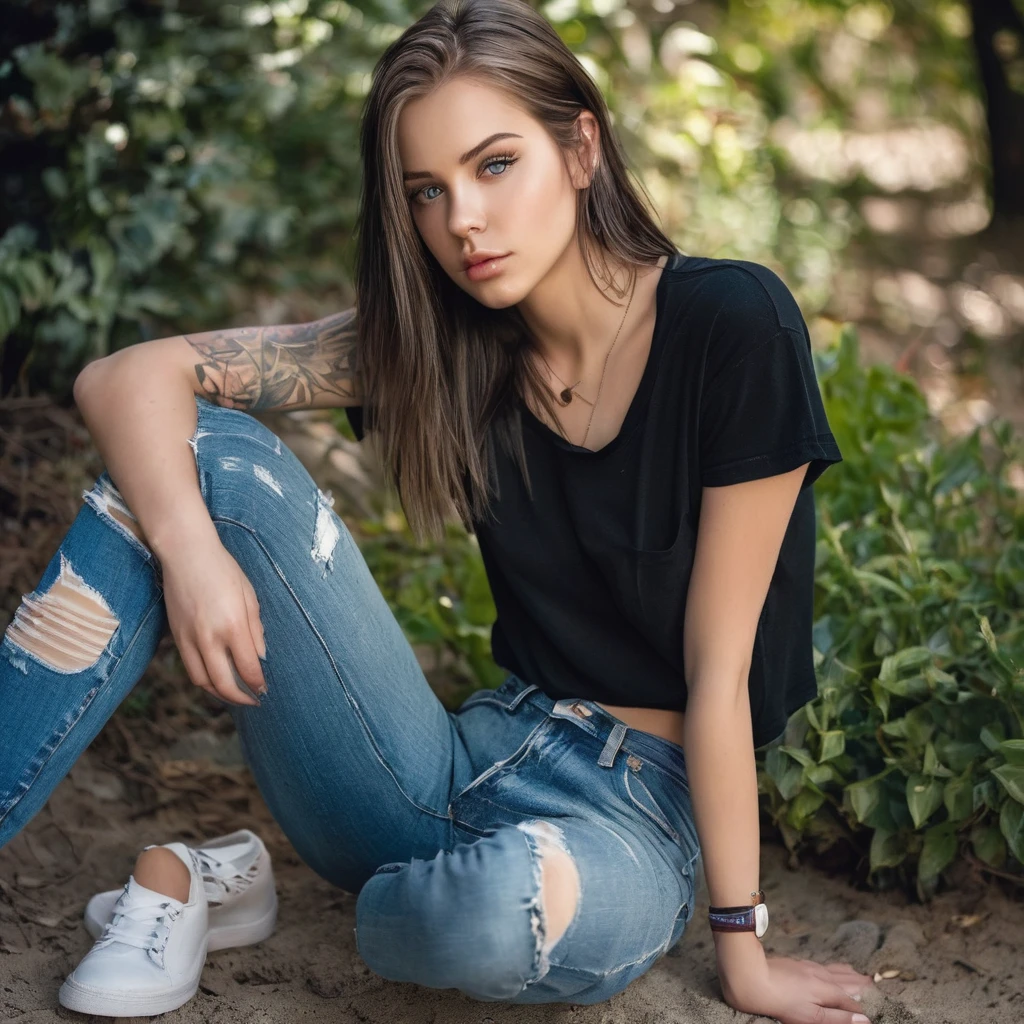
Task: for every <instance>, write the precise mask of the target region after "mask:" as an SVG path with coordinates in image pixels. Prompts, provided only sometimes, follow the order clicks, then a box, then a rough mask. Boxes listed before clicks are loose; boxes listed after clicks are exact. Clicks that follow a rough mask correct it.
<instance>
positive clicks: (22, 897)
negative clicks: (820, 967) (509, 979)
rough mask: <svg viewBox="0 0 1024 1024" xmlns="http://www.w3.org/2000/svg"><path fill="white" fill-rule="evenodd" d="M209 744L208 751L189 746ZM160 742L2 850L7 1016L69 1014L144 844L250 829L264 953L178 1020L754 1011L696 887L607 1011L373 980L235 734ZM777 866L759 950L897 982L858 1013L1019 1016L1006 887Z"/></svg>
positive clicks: (2, 973)
mask: <svg viewBox="0 0 1024 1024" xmlns="http://www.w3.org/2000/svg"><path fill="white" fill-rule="evenodd" d="M115 731H118V732H120V730H118V729H117V728H116V727H115ZM128 735H130V733H128ZM122 742H123V737H122ZM203 748H205V750H206V753H205V754H203V755H202V756H199V754H200V751H201V750H202V749H203ZM211 752H215V756H216V757H217V758H219V762H220V763H219V762H218V761H217V760H213V759H212V758H211V756H210V753H211ZM109 753H112V750H111V751H108V755H109ZM162 753H163V756H165V757H166V759H165V760H162V761H156V762H154V764H155V765H156V766H157V768H156V772H155V775H154V780H153V786H150V785H148V784H147V785H145V786H143V787H142V788H143V789H146V790H148V791H149V796H150V799H149V800H146V799H144V798H143V799H140V794H139V792H138V787H139V783H138V782H137V781H134V780H132V779H131V778H128V779H126V778H125V777H124V773H123V771H120V770H119V771H112V770H110V769H108V768H105V767H103V761H104V757H103V756H101V753H100V752H98V751H94V750H93V749H90V750H88V751H87V752H86V753H85V754H84V755H83V757H82V758H81V759H80V760H79V762H78V763H77V765H76V766H75V768H74V769H73V771H72V772H71V774H70V775H69V776H68V777H67V778H66V779H64V781H63V782H62V783H61V784H60V785H59V786H58V788H57V790H56V791H55V793H54V795H53V796H52V798H51V799H50V801H49V803H48V804H47V806H46V807H45V808H44V809H43V810H42V811H41V812H40V813H39V814H38V815H37V816H36V817H35V819H33V821H32V822H31V823H30V824H29V826H28V827H27V828H26V829H25V830H24V831H23V832H22V833H21V834H20V835H19V836H18V837H17V838H16V839H15V840H14V841H13V842H11V843H10V844H9V845H8V846H7V847H5V848H4V849H3V850H2V851H0V1018H2V1019H6V1020H20V1021H25V1022H29V1021H31V1022H33V1024H49V1022H51V1021H53V1022H56V1021H58V1020H68V1019H73V1018H74V1017H76V1016H77V1015H76V1014H74V1013H73V1012H71V1011H68V1010H64V1009H63V1008H61V1007H59V1006H58V1003H57V990H58V988H59V987H60V984H61V982H62V981H63V979H64V977H65V976H66V975H67V974H68V972H69V971H71V970H72V969H73V968H74V966H75V965H76V963H77V962H78V961H79V959H80V958H81V957H82V956H83V955H84V954H85V953H86V952H87V951H88V950H89V948H90V946H91V944H92V940H91V938H90V937H89V935H88V933H87V932H86V931H85V928H84V926H83V924H82V911H83V909H84V907H85V903H86V901H87V899H88V898H89V896H90V895H91V894H92V893H93V892H96V891H100V890H103V889H112V888H116V887H119V886H121V885H122V884H123V883H124V881H125V880H126V879H127V877H128V874H129V872H130V871H131V867H132V864H133V862H134V858H135V855H136V853H137V851H139V850H140V849H141V848H142V847H143V846H144V845H145V844H147V843H150V842H168V841H170V840H171V839H183V840H185V841H186V842H188V841H190V840H191V841H196V840H198V839H199V838H200V837H201V836H204V835H218V834H223V833H226V832H228V831H231V830H233V829H236V828H241V827H248V828H252V829H253V830H254V831H256V832H258V833H259V834H260V835H261V836H263V837H264V839H265V841H266V843H267V846H268V849H269V850H270V853H271V856H272V858H273V861H274V867H275V875H276V880H277V889H278V895H279V899H280V910H279V918H278V927H277V931H276V932H275V934H274V935H273V936H271V937H270V938H269V939H267V940H266V941H265V942H263V943H261V944H260V945H258V946H251V947H248V948H245V949H225V950H220V951H218V952H215V953H211V954H210V955H209V957H208V959H207V961H206V966H205V969H204V971H203V978H202V983H201V987H200V990H199V992H198V993H197V995H196V996H195V997H194V998H193V999H192V1000H191V1001H190V1002H188V1003H186V1004H185V1005H184V1006H183V1007H181V1008H179V1009H178V1010H175V1011H172V1013H171V1014H169V1015H167V1019H173V1020H179V1021H182V1022H187V1024H200V1022H204V1024H205V1022H218V1024H220V1022H223V1024H249V1022H274V1024H277V1022H283V1021H289V1022H290V1021H295V1020H304V1021H309V1022H313V1021H331V1022H341V1021H345V1022H347V1021H363V1022H380V1024H400V1022H416V1024H419V1022H424V1024H427V1022H430V1024H433V1022H444V1024H449V1022H450V1024H462V1022H465V1024H500V1022H509V1024H513V1022H520V1021H523V1022H525V1021H531V1022H532V1021H542V1020H543V1021H549V1020H550V1021H571V1022H572V1024H617V1022H622V1024H640V1022H643V1024H691V1022H692V1024H696V1022H702V1024H718V1022H726V1021H736V1020H743V1021H754V1020H757V1021H760V1020H764V1019H765V1018H753V1017H750V1016H749V1015H747V1014H740V1013H736V1012H735V1011H734V1010H732V1009H731V1008H730V1007H729V1006H727V1005H726V1004H725V1003H724V1002H723V1001H722V998H721V992H720V989H719V988H718V981H717V975H716V972H715V960H714V945H713V943H712V941H711V936H710V933H709V931H708V929H707V924H706V919H705V917H704V916H703V915H704V911H705V910H706V908H707V905H708V900H707V892H706V889H703V887H702V889H703V891H701V892H700V894H699V896H698V906H697V913H696V915H695V917H694V919H693V922H692V923H691V926H690V929H689V930H688V931H687V932H686V933H685V934H684V935H683V938H682V940H681V941H680V943H679V944H678V945H677V946H676V947H675V948H674V949H673V950H672V951H671V952H670V953H669V955H668V956H666V957H664V958H663V959H662V960H661V961H660V962H659V963H657V964H656V965H655V966H654V967H653V968H652V969H651V970H650V971H648V972H647V973H646V974H645V975H643V976H642V977H641V978H639V979H637V980H636V981H634V982H633V983H632V984H631V985H630V986H629V987H628V988H627V989H625V990H624V991H623V992H621V993H619V994H618V995H617V996H615V997H614V998H612V999H611V1000H609V1001H608V1002H606V1003H603V1004H599V1005H595V1006H574V1005H572V1004H552V1005H547V1006H533V1007H530V1006H503V1005H500V1004H494V1003H487V1004H484V1003H479V1002H476V1001H474V1000H472V999H469V998H467V997H465V996H463V995H461V994H460V993H458V992H457V991H455V990H448V991H441V990H436V989H428V988H422V987H420V986H417V985H411V984H396V983H394V982H390V981H386V980H384V979H382V978H379V977H378V976H376V975H375V974H373V973H372V972H371V971H370V970H369V968H368V967H366V965H365V964H364V963H363V962H362V961H361V959H360V958H359V956H358V954H357V952H356V949H355V944H354V938H353V931H352V929H353V927H354V925H355V897H354V896H353V895H351V894H349V893H345V892H343V891H341V890H338V889H335V888H333V887H332V886H330V885H329V884H328V883H327V882H325V881H323V880H322V879H320V878H319V877H318V876H317V875H315V874H314V873H313V871H311V870H310V869H309V868H308V867H306V866H305V865H304V864H303V863H302V862H301V861H300V860H299V859H298V857H297V856H296V855H295V854H294V852H293V851H292V849H291V847H290V845H289V843H288V841H287V839H285V837H284V836H283V835H282V833H281V832H280V830H279V829H278V828H277V826H276V824H275V823H274V822H273V820H272V819H271V818H270V815H269V813H268V811H267V809H266V807H265V805H264V804H263V801H262V800H261V799H260V796H259V794H258V793H257V792H256V790H255V787H254V786H252V785H251V784H250V783H249V780H248V775H247V771H246V769H244V768H243V767H240V766H239V765H238V764H237V763H234V762H236V754H237V748H236V747H235V745H233V744H232V742H231V739H230V737H229V736H226V735H224V734H217V733H214V732H211V731H209V730H201V731H199V732H196V733H193V734H191V736H188V737H184V738H183V741H180V742H178V743H177V744H175V743H168V744H167V746H166V747H165V748H164V750H163V752H162ZM225 761H227V762H229V763H226V764H225V763H223V762H225ZM157 779H159V780H161V781H156V780H157ZM161 790H163V791H162V792H161ZM156 805H162V806H156ZM197 824H198V826H199V831H197ZM788 860H789V858H788V854H787V853H786V851H785V850H784V849H783V848H782V847H781V846H776V845H773V844H770V843H766V844H765V845H764V847H763V850H762V876H761V877H762V885H763V888H764V890H765V895H766V897H767V900H768V903H769V905H770V906H771V907H772V915H773V917H772V925H771V927H770V928H769V930H768V933H767V934H766V936H765V940H764V941H765V947H766V950H767V951H768V952H769V953H770V954H782V955H787V956H796V957H806V958H809V959H813V960H818V961H821V962H828V961H833V960H843V961H848V962H850V963H852V964H853V965H854V966H855V967H857V968H858V969H859V970H861V971H865V972H870V973H872V974H875V973H876V972H877V973H878V974H883V973H884V974H886V975H890V976H887V977H882V978H880V980H879V981H878V983H877V991H875V992H873V993H869V994H868V995H867V996H866V998H865V1004H864V1009H865V1012H866V1013H867V1014H868V1016H869V1017H870V1018H871V1020H872V1021H874V1022H877V1024H897V1022H899V1024H903V1022H909V1021H922V1022H927V1024H968V1022H970V1024H980V1022H984V1024H1016V1022H1019V1021H1020V1020H1021V1019H1022V1017H1024V980H1022V976H1021V970H1020V968H1021V963H1022V962H1024V920H1022V918H1021V913H1020V902H1019V900H1013V899H1011V898H1008V896H1007V894H1006V893H1005V892H1004V891H1002V890H1001V889H1000V887H999V885H997V884H992V883H990V882H985V881H982V880H980V879H971V878H969V877H968V878H965V879H964V880H963V883H962V884H961V885H960V887H959V888H958V889H957V891H947V892H943V893H940V894H939V895H938V896H937V897H936V898H935V899H934V900H933V902H932V903H931V904H929V905H928V906H921V905H910V904H908V903H907V901H906V900H905V899H903V898H902V897H900V896H898V895H896V894H893V893H888V894H878V893H871V892H859V891H856V890H854V889H852V888H851V887H850V886H849V884H848V883H847V881H846V880H845V879H842V878H829V877H828V876H827V875H826V874H824V873H822V872H820V871H818V870H816V869H814V868H812V867H808V866H801V867H799V868H798V869H797V870H792V869H791V868H790V867H789V866H788ZM893 975H894V976H893Z"/></svg>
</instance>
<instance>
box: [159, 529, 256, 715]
mask: <svg viewBox="0 0 1024 1024" xmlns="http://www.w3.org/2000/svg"><path fill="white" fill-rule="evenodd" d="M161 568H162V570H163V585H164V602H165V604H166V607H167V621H168V624H169V625H170V629H171V634H172V635H173V636H174V642H175V643H176V644H177V645H178V651H179V653H180V654H181V660H182V661H183V662H184V665H185V669H186V671H187V672H188V674H189V677H190V678H191V680H192V682H193V683H194V684H195V685H196V686H199V687H202V689H204V690H206V691H207V693H209V694H210V695H211V696H213V697H217V698H218V699H220V700H225V701H227V702H228V703H230V704H249V705H254V706H256V707H259V704H260V702H259V701H258V700H256V699H255V698H254V697H252V696H250V695H249V694H247V693H246V692H245V690H244V689H243V688H242V687H241V686H239V685H238V683H237V682H236V681H235V680H236V671H235V670H236V669H237V675H238V676H240V677H241V679H242V681H243V682H244V683H245V684H246V685H247V686H248V687H250V689H252V690H253V691H254V692H258V693H265V692H266V689H267V684H266V680H265V679H264V677H263V666H262V665H261V664H260V661H259V659H260V658H261V657H265V656H266V644H265V642H264V637H263V624H262V622H261V621H260V606H259V601H257V599H256V592H255V591H254V590H253V587H252V584H251V583H250V582H249V579H248V577H247V576H246V575H245V573H244V572H242V569H241V568H240V566H239V565H238V563H237V562H236V561H235V559H234V558H233V557H232V555H231V553H230V552H229V551H228V550H227V548H225V547H224V545H223V544H222V543H221V542H220V540H219V538H218V537H217V536H216V534H213V535H212V538H211V539H206V538H204V540H203V541H202V542H200V543H191V544H182V545H179V546H177V547H176V550H175V554H174V556H173V557H171V558H165V559H164V560H163V561H162V562H161Z"/></svg>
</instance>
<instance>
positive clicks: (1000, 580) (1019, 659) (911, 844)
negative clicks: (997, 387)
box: [759, 327, 1024, 899]
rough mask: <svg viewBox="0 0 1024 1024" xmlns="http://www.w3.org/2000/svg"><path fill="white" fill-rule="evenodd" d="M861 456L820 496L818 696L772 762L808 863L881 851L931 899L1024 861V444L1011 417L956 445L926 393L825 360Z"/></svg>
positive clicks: (851, 451)
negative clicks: (845, 848)
mask: <svg viewBox="0 0 1024 1024" xmlns="http://www.w3.org/2000/svg"><path fill="white" fill-rule="evenodd" d="M819 376H820V382H821V386H822V392H823V395H824V397H825V402H826V408H827V410H828V415H829V420H830V423H831V424H832V427H833V430H834V433H835V434H836V437H837V439H838V441H839V445H840V448H841V449H842V451H843V455H844V459H845V461H844V462H843V463H842V465H841V466H840V467H838V468H837V469H836V470H834V471H833V472H831V473H826V474H825V475H824V476H823V477H822V479H821V480H820V481H819V482H818V483H817V484H816V485H815V490H816V496H817V504H818V517H819V524H818V536H819V539H818V545H817V554H816V574H815V578H816V584H817V587H818V592H817V594H816V604H815V624H814V633H813V637H814V647H815V660H816V665H817V670H818V679H819V697H818V699H817V700H815V701H813V702H811V703H810V704H809V705H807V707H806V708H805V709H803V710H801V711H800V712H798V713H797V714H795V715H794V716H793V717H792V719H791V720H790V723H789V726H788V728H787V731H786V733H785V735H784V736H783V738H782V740H781V742H780V743H778V744H776V745H773V746H770V747H769V748H767V749H766V751H765V752H764V760H763V770H762V771H761V772H760V773H759V775H760V787H761V790H762V792H763V793H764V794H765V796H766V801H767V808H768V810H769V812H770V815H771V819H772V821H774V822H775V824H777V826H778V827H779V829H780V830H781V832H782V836H783V838H784V839H785V841H786V843H787V845H788V846H789V847H790V849H796V848H797V847H798V846H799V845H800V844H801V843H804V844H810V845H812V846H813V847H814V848H815V849H816V850H817V851H819V852H820V851H823V850H826V849H828V848H829V847H832V846H833V845H834V844H836V843H838V842H840V841H844V840H845V841H847V842H849V843H851V844H852V845H853V846H854V848H855V849H865V848H866V853H867V855H868V858H869V861H868V863H869V872H868V873H869V875H871V876H874V881H875V882H876V883H877V884H880V885H887V884H896V883H897V882H898V881H902V882H904V883H906V882H909V881H910V880H911V879H912V880H913V882H914V883H915V884H916V888H917V892H918V895H919V897H920V898H922V899H926V898H928V897H929V896H930V895H931V894H933V893H934V891H935V889H936V886H937V884H938V880H939V878H940V877H941V875H942V872H943V871H944V870H945V869H946V868H948V867H949V866H950V865H951V864H952V863H953V862H954V861H955V860H956V859H957V856H958V854H959V853H961V852H967V853H969V854H970V855H972V856H975V857H977V858H979V859H980V860H981V861H983V862H984V863H986V864H988V865H990V866H991V867H994V868H1000V867H1003V866H1004V865H1006V864H1007V862H1013V863H1012V864H1011V865H1010V867H1011V868H1012V870H1013V871H1015V872H1017V871H1019V870H1020V866H1021V864H1022V863H1024V617H1022V615H1021V607H1022V605H1024V505H1022V501H1021V494H1020V491H1019V490H1017V489H1015V487H1014V486H1013V484H1012V482H1011V480H1010V479H1009V471H1010V468H1011V466H1012V465H1013V464H1014V463H1015V464H1016V470H1017V472H1019V471H1020V466H1021V456H1022V445H1021V443H1020V439H1019V438H1014V437H1013V436H1012V432H1011V427H1010V425H1009V424H1008V423H1006V422H1005V421H999V420H995V421H992V422H991V423H989V424H987V425H986V426H984V427H978V428H976V429H975V430H973V431H972V432H971V433H970V435H969V436H966V437H961V438H953V437H948V436H939V432H938V425H937V423H936V422H935V421H934V420H932V419H931V418H930V417H929V416H928V410H927V406H926V404H925V400H924V397H923V396H922V394H921V392H920V391H919V389H918V388H917V385H916V384H915V383H914V381H913V380H912V379H911V378H909V377H907V376H904V375H901V374H898V373H896V372H895V371H893V370H892V369H890V368H889V367H886V366H881V365H879V366H871V367H869V368H867V369H862V368H861V367H860V366H859V365H858V357H857V343H856V334H855V332H854V330H853V329H852V328H850V327H845V328H844V329H843V330H842V332H841V337H840V343H839V345H838V346H837V347H835V348H833V349H832V350H831V351H830V352H829V353H827V354H825V355H824V357H823V358H822V359H821V360H820V362H819Z"/></svg>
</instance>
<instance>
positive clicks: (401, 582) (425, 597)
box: [358, 511, 507, 705]
mask: <svg viewBox="0 0 1024 1024" xmlns="http://www.w3.org/2000/svg"><path fill="white" fill-rule="evenodd" d="M358 533H359V535H360V536H359V547H360V550H361V551H362V553H363V557H364V558H365V559H366V563H367V565H368V566H369V569H370V572H371V573H372V574H373V577H374V579H375V580H376V581H377V584H378V585H379V586H380V588H381V591H382V592H383V594H384V596H385V598H386V599H387V601H388V604H389V606H390V607H391V610H392V611H393V612H394V614H395V618H396V619H397V620H398V622H399V623H400V625H401V626H402V629H403V630H404V632H405V635H406V637H407V638H408V640H409V642H410V643H413V644H425V645H427V646H429V647H431V648H433V649H434V652H435V654H436V655H437V656H438V658H441V657H443V656H447V658H448V660H449V661H450V662H451V663H452V667H451V677H452V679H453V681H454V682H455V683H456V692H455V693H454V695H453V697H452V700H453V701H454V704H455V705H457V704H458V703H460V702H461V699H462V698H464V697H466V696H468V695H469V693H470V692H471V691H472V690H475V689H478V688H479V687H482V686H490V687H495V686H498V685H499V684H500V683H501V681H502V680H503V679H504V678H505V676H506V674H507V673H506V672H505V671H504V670H503V669H501V668H500V667H499V666H498V665H496V664H495V663H494V660H493V659H492V658H491V624H492V623H493V622H494V619H495V616H496V611H495V607H494V601H493V598H492V597H491V588H490V584H489V583H488V581H487V574H486V572H485V571H484V565H483V561H482V559H481V557H480V548H479V546H478V544H477V540H476V537H474V536H472V535H471V534H467V533H466V531H465V530H463V529H462V527H461V525H458V524H452V525H449V527H448V530H447V537H446V538H445V541H444V542H443V543H441V544H434V543H430V542H428V543H426V544H417V543H416V542H415V540H414V539H413V536H412V531H411V530H410V529H409V526H408V523H407V522H406V520H405V516H404V515H402V514H401V512H400V511H396V512H391V513H387V514H385V515H384V516H382V517H381V518H380V519H364V520H360V521H359V523H358Z"/></svg>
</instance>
